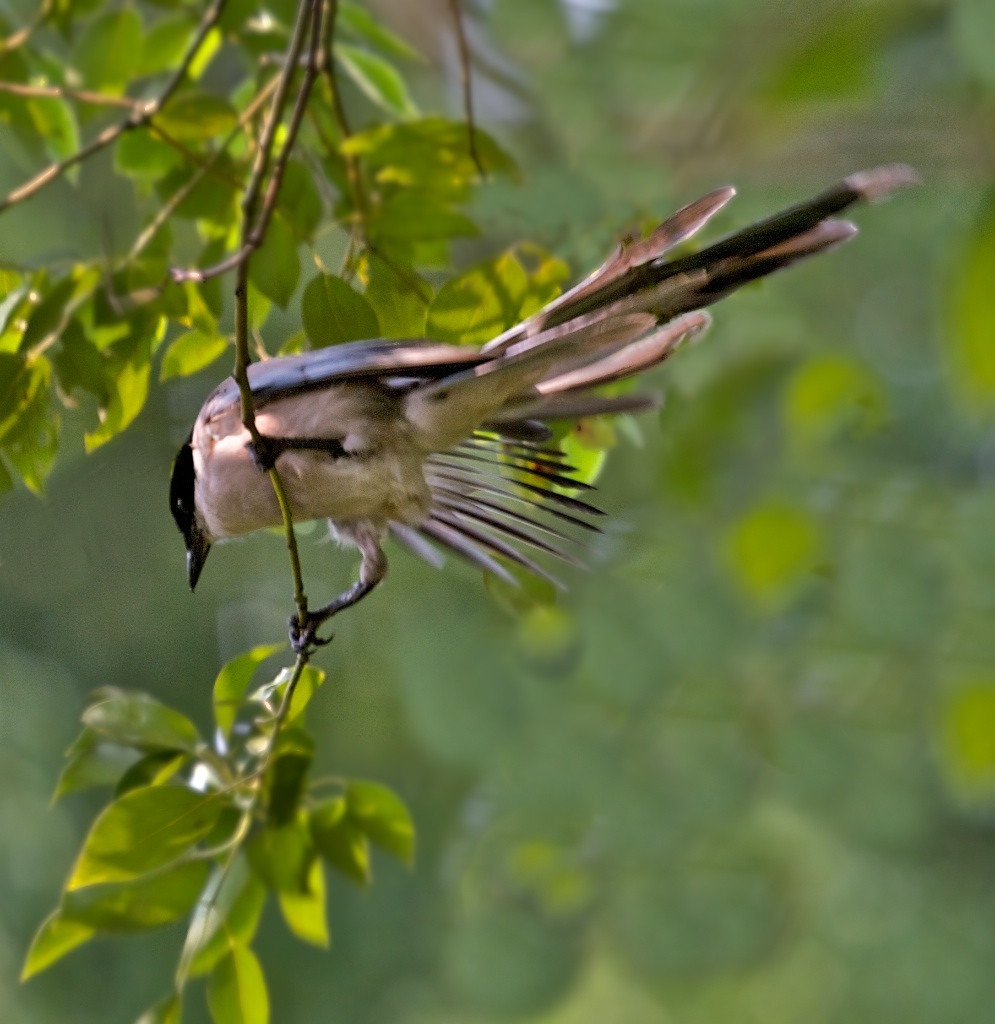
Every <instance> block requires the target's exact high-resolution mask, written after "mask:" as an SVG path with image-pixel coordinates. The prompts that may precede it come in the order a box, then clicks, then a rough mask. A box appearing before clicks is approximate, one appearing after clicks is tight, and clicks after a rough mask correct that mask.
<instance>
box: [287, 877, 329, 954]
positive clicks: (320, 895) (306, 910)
mask: <svg viewBox="0 0 995 1024" xmlns="http://www.w3.org/2000/svg"><path fill="white" fill-rule="evenodd" d="M279 902H280V912H281V913H282V914H283V919H284V921H286V923H287V927H288V928H289V929H290V930H291V932H293V933H294V935H296V936H297V938H299V939H301V940H302V941H304V942H309V943H310V944H311V945H312V946H318V947H320V948H321V949H328V947H329V945H330V944H331V938H330V936H329V933H328V919H327V915H326V913H325V871H324V868H323V867H322V864H321V861H320V860H318V859H317V858H315V859H314V861H313V862H312V863H311V870H310V871H309V872H308V876H307V890H306V892H281V893H280V894H279Z"/></svg>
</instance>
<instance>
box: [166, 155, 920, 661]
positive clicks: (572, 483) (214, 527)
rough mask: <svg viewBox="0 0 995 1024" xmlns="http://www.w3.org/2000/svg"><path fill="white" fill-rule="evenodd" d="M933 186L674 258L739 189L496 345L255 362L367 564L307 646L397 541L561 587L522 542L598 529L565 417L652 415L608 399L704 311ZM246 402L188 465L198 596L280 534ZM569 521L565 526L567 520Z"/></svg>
mask: <svg viewBox="0 0 995 1024" xmlns="http://www.w3.org/2000/svg"><path fill="white" fill-rule="evenodd" d="M913 180H914V174H913V173H912V172H911V171H910V170H909V169H908V168H906V167H903V166H893V167H882V168H877V169H875V170H872V171H865V172H861V173H859V174H854V175H851V176H850V177H849V178H846V179H844V181H842V182H840V183H839V184H838V185H835V186H833V187H832V188H830V189H828V190H827V191H826V192H824V193H822V194H821V195H820V196H817V197H816V198H815V199H813V200H810V201H809V202H806V203H802V204H800V205H798V206H796V207H792V208H791V209H789V210H786V211H784V212H783V213H781V214H778V215H776V216H774V217H771V218H769V219H767V220H765V221H761V222H759V223H758V224H754V225H752V226H750V227H748V228H745V229H743V230H742V231H739V232H736V233H734V234H732V235H730V236H728V237H726V238H724V239H722V240H720V241H718V242H716V243H714V244H712V245H710V246H707V247H706V248H703V249H701V250H699V251H698V252H695V253H692V254H690V255H685V256H679V257H676V258H673V259H668V258H667V253H668V252H669V251H670V250H671V249H673V248H674V247H675V246H676V245H678V244H680V243H682V242H684V241H686V240H687V239H688V238H690V237H691V236H692V235H694V234H695V233H696V232H697V231H698V230H700V229H701V228H702V227H703V226H704V225H705V223H707V221H708V220H709V219H710V218H711V217H712V216H713V215H714V214H715V213H716V212H718V210H720V209H721V208H722V207H723V206H725V204H726V203H728V202H729V200H730V199H731V198H732V196H733V195H734V191H733V190H732V189H730V188H725V189H718V190H716V191H715V192H712V193H710V194H709V195H707V196H705V197H703V198H702V199H700V200H697V201H696V202H694V203H691V204H690V205H689V206H687V207H685V208H684V209H683V210H680V211H678V212H677V213H676V214H674V215H673V217H671V218H669V219H668V220H667V221H665V222H664V223H663V224H662V225H661V226H660V227H659V228H657V229H656V231H654V232H653V233H652V234H651V235H650V236H649V237H648V238H646V239H644V240H641V241H635V242H632V243H629V244H625V245H622V246H620V247H619V249H618V250H617V251H616V252H615V253H614V254H613V255H612V256H611V257H610V258H609V259H608V260H607V261H606V262H605V264H604V265H603V266H601V267H600V268H599V269H598V270H597V271H595V272H594V273H593V274H592V275H590V276H589V277H588V278H587V279H586V280H584V281H582V282H581V283H580V284H578V285H577V286H575V287H574V288H572V289H571V290H569V291H567V292H566V293H564V294H563V295H561V296H560V297H559V298H557V299H555V300H554V301H553V302H551V303H549V304H548V305H547V306H546V307H544V308H543V309H542V310H540V311H539V312H537V313H536V314H534V315H533V316H531V317H529V318H528V319H527V320H525V321H524V322H523V323H521V324H518V325H516V326H514V327H512V328H511V329H509V330H508V331H505V332H504V333H503V334H501V335H500V336H499V337H497V338H494V339H493V340H492V341H490V342H488V343H487V344H486V345H483V346H481V347H479V348H477V347H471V346H457V345H445V344H440V343H438V342H434V341H431V340H421V339H419V340H410V341H385V340H373V341H362V342H353V343H350V344H345V345H339V346H335V347H332V348H326V349H321V350H318V351H313V352H306V353H303V354H302V355H298V356H291V357H284V358H279V359H270V360H266V361H264V362H261V363H256V364H255V365H253V366H251V367H250V368H249V383H250V386H251V388H252V391H253V396H254V401H255V409H256V424H257V427H258V428H259V431H260V433H261V434H262V435H264V437H267V438H271V439H273V443H272V445H270V449H271V451H272V453H273V458H275V459H276V465H277V467H278V469H279V471H280V476H281V479H282V480H283V482H284V486H285V488H286V491H287V494H288V497H289V500H290V504H291V509H292V511H293V514H294V518H295V520H298V521H303V520H307V519H316V518H327V519H328V520H329V522H330V524H331V528H332V530H333V533H334V534H335V535H336V536H338V537H339V538H340V539H341V540H343V541H344V542H346V543H349V544H352V545H354V546H356V547H358V548H359V549H360V551H361V553H362V556H363V564H362V567H361V570H360V579H359V581H358V582H357V583H356V584H355V585H354V586H353V587H352V588H350V589H349V590H348V591H347V592H346V593H345V594H343V595H341V597H340V598H338V599H336V601H334V602H332V604H330V605H328V606H326V607H325V608H323V609H319V610H318V611H317V612H315V613H313V615H312V620H311V621H310V622H309V624H308V626H307V627H306V628H305V629H304V630H303V631H299V632H298V634H297V635H296V637H295V640H296V642H297V643H298V645H302V644H303V645H306V644H307V643H311V642H313V641H314V631H315V629H316V628H317V626H318V625H319V624H320V622H322V621H324V620H325V619H326V618H327V617H328V616H329V615H331V614H333V613H334V612H336V611H338V610H341V609H342V608H344V607H348V605H350V604H352V603H355V601H357V600H359V599H360V598H361V597H362V596H363V595H364V594H365V593H368V592H369V590H370V589H372V588H373V587H374V586H376V584H377V583H378V582H379V581H380V580H381V579H382V578H383V575H384V574H385V573H386V559H385V557H384V555H383V551H382V548H381V541H382V539H383V538H384V537H385V536H386V535H387V534H388V533H389V534H391V535H393V536H394V538H395V539H397V540H398V541H399V542H400V543H402V544H403V545H404V546H406V547H407V548H409V549H410V550H412V551H413V552H414V553H415V554H418V555H419V556H420V557H423V558H425V559H427V560H428V561H430V562H432V563H433V564H439V562H440V558H439V553H438V550H437V546H438V547H442V548H445V549H447V550H449V551H450V552H453V553H455V554H457V555H458V556H460V557H462V558H464V559H466V560H467V561H470V562H471V563H472V564H474V565H476V566H478V567H480V568H482V569H485V570H486V571H489V572H493V573H495V574H497V575H499V576H502V577H504V578H506V579H509V580H511V579H513V577H511V575H510V573H509V572H508V569H507V567H506V566H507V564H508V563H511V564H516V565H518V566H519V567H520V568H522V569H524V570H526V571H528V572H531V573H535V574H537V575H540V576H543V577H545V578H547V579H554V577H552V575H551V574H550V573H549V571H548V570H547V569H546V568H545V567H544V566H543V565H542V564H540V563H539V562H537V561H536V560H535V559H534V558H532V557H531V556H528V555H525V554H524V553H523V552H522V551H521V550H520V547H519V546H520V545H524V546H527V547H531V548H533V549H535V550H537V551H539V552H541V553H542V554H543V555H549V556H553V557H555V558H559V559H561V560H563V561H565V562H568V563H570V564H577V562H578V559H577V558H576V556H575V555H573V554H572V553H571V552H570V551H569V550H567V549H566V548H565V547H564V545H565V544H567V543H569V539H570V538H569V534H567V533H564V532H563V528H564V526H572V527H578V526H579V527H584V528H588V529H593V528H595V527H594V526H593V523H592V522H591V520H592V518H594V517H596V516H597V515H598V514H599V513H598V511H597V509H595V508H594V507H593V506H591V505H589V504H588V503H587V502H585V501H583V500H581V499H580V498H579V497H577V496H576V495H577V493H578V492H580V491H583V490H586V489H587V487H586V485H584V484H582V483H580V482H579V481H577V480H575V479H573V478H572V477H571V476H570V472H571V470H570V467H568V466H567V465H566V464H565V463H564V461H563V459H562V457H561V455H560V453H559V452H557V451H556V450H555V449H550V448H549V447H548V438H549V437H550V432H549V430H548V428H547V427H546V426H545V424H546V423H547V422H549V421H554V420H561V419H574V418H579V417H584V416H591V415H600V414H604V413H615V412H621V411H637V410H641V409H645V408H651V407H653V405H655V404H656V402H657V399H656V396H655V395H653V394H643V393H630V394H626V395H621V396H606V395H604V394H602V393H601V392H600V391H599V390H598V389H599V388H600V387H601V386H603V385H604V384H607V383H612V382H614V381H618V380H623V379H625V378H628V377H632V376H635V375H637V374H640V373H642V372H644V371H646V370H648V369H650V368H651V367H653V366H656V365H658V364H659V363H661V362H663V361H664V360H666V359H667V358H668V357H669V356H670V355H672V354H673V352H674V351H675V350H676V349H677V348H678V347H679V346H680V345H681V344H682V343H683V342H684V341H686V340H688V339H689V338H693V337H695V336H696V335H697V334H700V333H701V332H702V331H703V330H705V329H706V328H707V326H708V324H709V322H710V318H709V315H708V314H707V313H706V312H704V311H703V310H704V307H706V306H709V305H711V304H712V303H714V302H716V301H718V300H719V299H721V298H723V297H724V296H725V295H727V294H729V293H730V292H731V291H734V290H735V289H736V288H738V287H740V286H741V285H743V284H745V283H747V282H749V281H752V280H755V279H756V278H758V277H762V276H764V275H766V274H769V273H772V272H773V271H775V270H778V269H781V268H782V267H785V266H788V265H790V264H791V263H794V262H796V261H797V260H800V259H803V258H805V257H807V256H810V255H813V254H815V253H818V252H823V251H825V250H827V249H830V248H832V247H834V246H836V245H839V244H841V243H842V242H845V241H846V240H848V239H849V238H850V237H852V236H853V235H854V234H855V233H856V228H855V227H854V226H853V225H852V224H850V223H849V222H847V221H839V220H836V219H834V218H835V215H836V214H838V213H839V212H841V211H842V210H844V209H845V208H847V207H848V206H850V205H852V204H853V203H855V202H858V201H861V200H877V199H880V198H883V197H884V196H886V195H887V194H888V193H890V192H891V191H892V190H894V189H895V188H898V187H900V186H903V185H907V184H909V183H911V182H912V181H913ZM250 447H251V445H250V444H249V435H248V432H247V431H246V430H245V428H244V427H243V425H242V423H241V416H240V409H239V395H238V389H237V387H236V386H235V383H234V381H233V380H232V379H230V378H229V379H228V380H226V381H224V382H223V383H222V384H221V385H219V387H218V388H217V389H216V390H215V391H214V392H213V393H212V394H211V395H210V396H209V397H208V399H207V400H206V402H205V403H204V405H203V407H202V409H201V412H200V415H199V416H198V417H197V421H196V423H195V424H194V427H193V430H192V432H191V435H190V438H189V440H188V442H187V444H186V445H184V447H183V449H182V450H181V452H180V454H179V456H178V457H177V460H176V463H175V465H174V471H173V478H172V483H171V491H170V503H171V507H172V511H173V515H174V517H175V519H176V521H177V524H178V526H179V527H180V530H181V531H182V532H183V535H184V538H185V540H186V543H187V552H188V571H189V578H190V584H191V587H192V586H194V585H195V584H196V582H197V578H198V576H199V574H200V570H201V568H202V567H203V563H204V559H205V558H206V556H207V553H208V551H209V550H210V546H211V544H212V543H214V542H215V541H219V540H224V539H227V538H229V537H234V536H239V535H242V534H246V533H250V532H253V531H254V530H257V529H260V528H263V527H267V526H276V525H279V523H280V522H281V517H280V511H279V508H278V506H277V503H276V500H275V497H274V495H273V491H272V487H271V485H270V482H269V480H268V478H267V476H266V475H265V474H263V473H260V472H259V471H258V469H257V467H256V465H255V463H254V461H253V458H252V456H251V454H250ZM554 522H555V523H557V524H559V526H554V525H552V523H554Z"/></svg>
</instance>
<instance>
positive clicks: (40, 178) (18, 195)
mask: <svg viewBox="0 0 995 1024" xmlns="http://www.w3.org/2000/svg"><path fill="white" fill-rule="evenodd" d="M226 2H227V0H214V3H213V4H211V6H210V7H209V8H208V9H207V10H206V11H205V12H204V17H203V18H201V21H200V25H199V26H198V27H197V32H196V34H195V35H194V38H193V40H192V42H191V43H190V46H189V47H188V48H187V51H186V53H184V55H183V59H182V60H181V61H180V64H179V67H178V68H177V69H176V71H175V72H173V75H172V77H171V78H170V79H169V81H168V82H167V83H166V86H165V88H164V89H163V90H162V92H161V93H160V94H159V95H158V97H157V98H156V99H154V100H149V101H148V102H147V103H143V104H141V105H140V106H138V107H136V108H135V109H134V110H133V111H132V113H131V115H130V116H129V117H128V118H126V119H125V120H124V121H121V122H120V123H119V124H115V125H111V126H110V127H108V128H105V129H104V130H103V131H102V132H101V133H100V134H99V135H98V136H97V137H96V138H95V139H94V140H93V141H92V142H91V143H89V144H88V145H86V146H84V147H83V148H82V149H80V150H78V151H77V152H75V153H73V154H72V156H68V157H66V158H65V160H60V161H58V162H57V163H54V164H50V165H49V166H48V167H46V168H45V169H44V170H43V171H41V172H40V173H39V174H36V175H35V176H34V177H33V178H32V179H31V180H30V181H27V182H25V183H24V184H23V185H19V186H18V187H17V188H15V189H14V190H13V192H10V193H8V195H7V196H6V197H5V198H4V199H0V213H3V211H4V210H6V209H7V208H8V207H11V206H14V205H15V204H17V203H21V202H24V200H25V199H30V198H31V196H33V195H34V194H35V193H36V192H40V191H41V190H42V189H43V188H44V187H45V186H46V185H48V184H49V183H50V182H52V181H55V179H56V178H60V177H62V175H63V174H65V173H66V171H68V170H69V169H70V168H72V167H75V166H76V164H78V163H82V162H83V161H84V160H87V159H89V158H90V157H91V156H93V155H94V153H99V152H100V150H102V149H105V148H106V147H107V146H109V145H110V144H111V143H112V142H114V141H116V140H117V139H118V138H120V137H121V136H122V135H123V134H124V133H125V132H128V131H133V130H134V129H135V128H143V127H145V126H146V125H147V124H148V123H149V121H151V120H152V118H153V117H155V116H156V114H158V113H159V112H160V111H161V110H162V108H163V107H164V106H165V105H166V104H167V103H168V102H169V100H170V98H171V97H172V95H173V93H174V92H176V90H177V89H178V88H179V87H180V84H181V83H182V82H183V79H184V78H185V77H186V74H187V71H188V70H189V68H190V64H191V63H192V62H193V60H194V58H195V57H196V56H197V53H198V52H199V50H200V48H201V46H203V45H204V40H205V39H207V35H208V33H209V32H210V31H211V29H212V28H214V26H215V24H216V23H217V21H218V19H219V18H220V17H221V13H222V11H223V10H224V7H225V3H226Z"/></svg>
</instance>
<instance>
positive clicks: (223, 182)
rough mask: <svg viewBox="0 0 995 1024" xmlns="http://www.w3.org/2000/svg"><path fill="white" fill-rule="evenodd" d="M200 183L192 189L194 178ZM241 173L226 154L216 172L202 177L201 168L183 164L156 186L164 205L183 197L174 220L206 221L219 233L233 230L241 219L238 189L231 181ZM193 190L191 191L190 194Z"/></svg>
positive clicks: (186, 163)
mask: <svg viewBox="0 0 995 1024" xmlns="http://www.w3.org/2000/svg"><path fill="white" fill-rule="evenodd" d="M195 176H196V182H195V183H194V184H192V185H191V182H192V181H193V179H194V177H195ZM238 176H239V171H238V168H237V167H236V166H235V163H234V161H233V160H232V159H231V157H229V156H228V155H227V154H222V155H221V156H220V157H218V158H217V159H216V160H215V161H214V164H213V170H211V171H208V172H207V173H206V174H200V172H199V168H198V167H196V166H195V165H193V164H191V163H189V162H187V161H183V162H181V163H180V164H179V165H178V166H177V167H176V168H174V169H173V170H172V171H170V172H169V174H167V175H166V176H165V177H164V178H162V179H160V180H159V181H158V182H156V186H155V188H156V193H157V195H158V196H159V198H160V199H162V200H163V201H164V202H165V201H167V200H169V199H170V198H171V197H172V196H174V195H177V194H179V193H181V192H182V193H183V198H182V200H180V202H179V204H178V205H177V207H176V209H175V211H174V216H176V217H180V218H183V219H186V220H202V221H206V222H207V223H208V224H211V225H216V227H217V228H218V229H228V230H230V229H231V228H232V227H233V226H234V225H235V223H236V221H237V218H238V205H237V203H236V201H235V196H236V193H235V188H234V186H233V185H232V181H231V179H232V178H233V177H236V178H237V177H238ZM188 189H189V191H187V190H188Z"/></svg>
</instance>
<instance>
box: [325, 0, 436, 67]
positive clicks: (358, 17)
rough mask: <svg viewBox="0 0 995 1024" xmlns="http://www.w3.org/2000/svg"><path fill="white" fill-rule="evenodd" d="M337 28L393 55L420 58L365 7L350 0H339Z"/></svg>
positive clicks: (416, 52) (415, 51)
mask: <svg viewBox="0 0 995 1024" xmlns="http://www.w3.org/2000/svg"><path fill="white" fill-rule="evenodd" d="M338 28H340V29H342V30H344V31H346V32H348V33H350V35H354V36H357V37H358V38H360V39H362V40H363V41H364V42H367V43H370V44H371V45H373V46H377V47H379V48H380V49H381V50H383V51H384V52H386V53H389V54H392V55H393V56H395V57H408V58H413V59H415V60H419V59H421V55H420V54H419V53H418V51H417V50H413V49H412V48H411V47H410V46H408V44H407V43H406V42H405V41H404V40H403V39H401V37H400V36H396V35H394V33H393V32H391V31H389V30H388V29H386V28H384V27H383V25H381V24H380V22H378V21H377V20H376V19H375V18H374V17H373V15H372V14H370V12H369V11H367V10H366V8H365V7H360V6H359V4H357V3H353V2H352V0H340V2H339V16H338Z"/></svg>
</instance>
